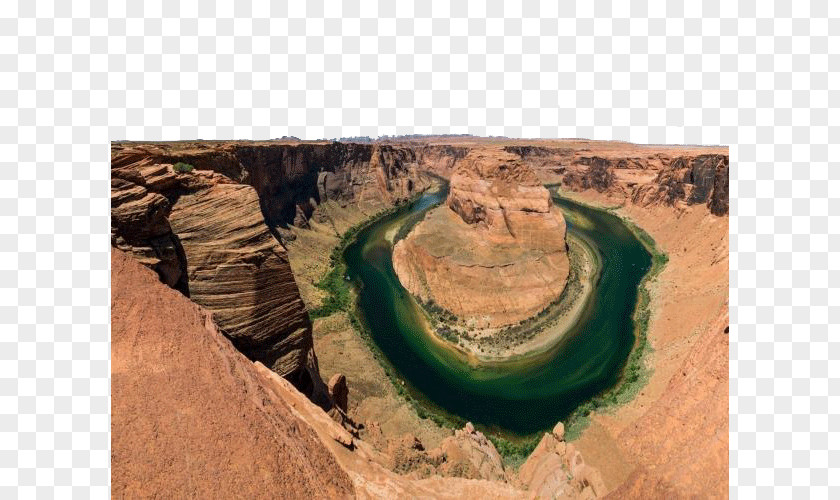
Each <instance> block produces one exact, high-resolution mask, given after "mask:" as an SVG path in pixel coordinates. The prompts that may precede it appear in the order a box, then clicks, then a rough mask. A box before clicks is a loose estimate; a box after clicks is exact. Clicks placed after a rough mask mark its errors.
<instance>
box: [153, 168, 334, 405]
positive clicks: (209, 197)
mask: <svg viewBox="0 0 840 500" xmlns="http://www.w3.org/2000/svg"><path fill="white" fill-rule="evenodd" d="M259 207H260V205H259V199H258V198H257V193H256V191H255V190H254V189H253V188H252V187H250V186H247V185H243V184H233V183H224V182H222V183H215V184H212V185H210V186H208V187H206V188H205V189H201V190H198V191H196V192H194V193H185V194H182V195H181V196H179V197H178V199H177V202H176V203H175V205H174V207H173V209H172V212H171V213H170V215H169V220H170V224H171V226H172V229H173V231H174V232H175V234H178V235H179V237H180V240H181V244H182V245H183V247H184V253H185V255H186V257H187V274H188V279H189V286H190V297H191V298H192V300H194V301H195V302H196V303H198V304H200V305H202V306H204V307H206V308H207V309H209V310H211V311H213V314H214V315H215V318H216V321H217V323H218V324H219V326H220V327H221V329H222V331H224V332H225V334H226V335H228V337H230V339H231V340H232V341H233V343H234V345H235V346H236V347H237V348H238V349H239V350H240V351H241V352H242V353H243V354H245V355H246V356H248V358H250V359H252V360H255V361H260V362H262V363H263V364H264V365H266V366H268V367H269V368H271V369H272V370H274V371H275V372H277V373H279V374H280V375H283V376H285V377H287V378H289V379H290V380H292V381H293V382H295V384H296V385H297V387H298V388H299V389H301V390H302V391H303V392H304V393H307V394H313V396H315V397H317V398H319V399H320V400H322V401H323V402H324V404H325V405H326V404H327V403H326V401H325V399H326V388H325V387H324V384H323V382H321V379H320V376H319V375H318V370H317V361H316V360H315V355H314V353H313V351H312V325H311V323H310V322H309V316H308V314H307V312H306V308H305V307H304V304H303V301H302V300H301V298H300V295H299V293H298V289H297V285H296V283H295V278H294V276H293V275H292V269H291V267H290V266H289V259H288V256H287V255H286V251H285V249H284V248H283V247H282V246H281V245H280V244H279V242H278V241H277V239H276V238H275V237H274V236H272V234H271V233H270V232H269V228H268V226H266V224H265V221H264V219H263V217H262V214H261V212H260V208H259Z"/></svg>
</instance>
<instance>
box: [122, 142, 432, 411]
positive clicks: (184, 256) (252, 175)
mask: <svg viewBox="0 0 840 500" xmlns="http://www.w3.org/2000/svg"><path fill="white" fill-rule="evenodd" d="M178 161H184V162H187V163H190V164H191V165H193V166H194V167H196V170H194V171H193V172H191V173H181V174H178V173H175V172H174V171H173V170H172V164H173V163H175V162H178ZM416 161H417V160H416V153H415V152H414V150H413V149H410V148H395V147H392V146H384V145H383V146H380V145H356V144H351V145H344V144H338V143H321V144H275V143H269V144H260V143H236V142H231V143H225V142H221V143H158V144H142V145H132V144H116V145H114V146H113V148H112V161H111V171H112V188H111V193H112V194H111V205H112V227H111V233H112V234H111V240H112V245H114V246H115V247H117V248H120V249H123V250H125V251H127V252H129V253H130V254H132V255H133V256H135V257H136V258H138V259H139V260H140V261H141V262H142V263H144V264H145V265H147V266H149V267H151V268H152V269H155V270H156V271H157V272H158V275H159V276H160V278H161V280H162V281H163V282H165V283H166V284H168V285H170V286H172V287H175V288H177V289H178V290H180V291H182V292H183V293H185V294H187V295H189V296H190V297H191V298H192V299H193V300H194V301H195V302H197V303H198V304H200V305H203V306H205V307H207V308H208V309H209V310H211V311H213V313H214V314H215V315H216V319H217V321H218V322H219V325H220V327H221V328H222V331H223V332H224V333H225V334H226V335H228V336H229V337H230V338H231V339H232V340H233V341H234V344H235V345H236V346H237V348H239V349H240V350H241V351H242V352H243V353H245V354H246V355H247V356H248V357H249V358H250V359H252V360H259V361H261V362H263V363H264V364H265V365H267V366H269V367H270V368H271V369H273V370H275V371H276V372H277V373H280V374H281V375H283V376H286V377H287V378H289V379H290V380H292V381H293V382H294V383H295V384H296V386H297V387H298V388H300V389H301V390H303V391H304V392H306V393H307V394H310V395H311V397H313V398H314V399H315V400H317V401H319V403H320V404H322V405H324V406H325V407H327V406H329V405H330V402H329V401H328V397H327V393H326V387H325V385H324V383H323V381H322V380H321V378H320V376H319V375H318V370H317V359H316V357H315V354H314V352H313V351H312V334H311V324H310V322H309V317H308V314H307V312H306V310H305V308H304V305H303V302H302V301H301V299H300V296H299V293H298V289H297V285H296V283H295V279H294V276H293V275H292V272H291V268H290V266H289V263H288V258H287V256H286V253H285V249H284V248H283V246H282V245H281V244H280V240H281V239H282V235H281V234H280V232H282V231H283V227H284V226H285V225H287V224H296V225H298V226H302V227H306V225H307V224H308V218H309V217H310V216H311V215H312V213H313V210H314V208H315V207H316V206H317V204H318V203H319V202H322V201H326V200H339V201H343V202H351V201H352V202H358V201H361V200H363V199H366V198H374V199H377V200H378V199H381V198H383V197H384V198H385V200H386V203H394V202H397V201H399V200H402V199H405V198H407V197H409V196H411V195H412V193H414V192H415V191H416V190H421V189H424V188H425V187H426V186H427V185H428V179H427V178H426V177H424V176H423V175H421V174H419V173H418V171H417V165H416Z"/></svg>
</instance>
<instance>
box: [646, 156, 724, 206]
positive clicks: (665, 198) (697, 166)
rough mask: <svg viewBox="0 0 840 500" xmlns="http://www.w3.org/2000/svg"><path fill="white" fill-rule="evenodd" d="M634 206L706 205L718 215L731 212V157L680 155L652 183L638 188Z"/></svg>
mask: <svg viewBox="0 0 840 500" xmlns="http://www.w3.org/2000/svg"><path fill="white" fill-rule="evenodd" d="M632 200H633V203H637V204H640V205H643V206H647V205H650V204H664V205H672V206H673V205H676V204H677V203H685V204H687V205H696V204H699V203H704V204H706V206H708V207H709V211H710V212H712V213H713V214H715V215H724V214H728V213H729V157H728V156H726V155H699V156H693V157H691V156H680V157H678V158H675V159H674V160H673V161H672V162H671V163H670V164H669V165H668V166H667V167H666V168H664V169H663V170H661V171H660V172H659V174H658V175H657V176H656V179H655V180H654V181H653V183H651V184H647V185H642V186H638V187H636V188H635V190H634V191H633V194H632Z"/></svg>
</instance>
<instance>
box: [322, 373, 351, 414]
mask: <svg viewBox="0 0 840 500" xmlns="http://www.w3.org/2000/svg"><path fill="white" fill-rule="evenodd" d="M327 388H328V390H329V393H330V397H331V398H332V400H333V403H334V404H335V405H336V406H337V407H338V408H339V409H340V410H341V411H343V412H344V413H347V394H348V390H347V377H345V376H344V375H342V374H340V373H336V374H335V375H333V376H332V377H331V378H330V382H329V384H328V385H327Z"/></svg>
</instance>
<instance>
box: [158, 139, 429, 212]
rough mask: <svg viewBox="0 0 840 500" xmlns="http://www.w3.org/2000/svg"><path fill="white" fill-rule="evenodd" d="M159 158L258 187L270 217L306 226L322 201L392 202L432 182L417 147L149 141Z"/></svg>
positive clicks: (406, 196) (263, 209)
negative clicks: (162, 142) (155, 142)
mask: <svg viewBox="0 0 840 500" xmlns="http://www.w3.org/2000/svg"><path fill="white" fill-rule="evenodd" d="M145 151H146V154H147V156H149V157H151V158H153V159H154V161H157V162H160V163H176V162H179V161H182V162H185V163H189V164H191V165H194V166H195V167H196V168H198V169H202V170H212V171H214V172H217V173H220V174H222V175H224V176H225V177H227V178H230V179H232V180H234V181H236V182H239V183H242V184H248V185H250V186H252V187H253V188H254V189H256V191H257V194H258V196H259V199H260V206H261V208H262V211H263V215H264V216H265V219H266V222H267V223H268V224H269V225H270V226H272V227H274V228H280V227H285V226H288V225H297V226H299V227H305V223H306V220H308V219H309V217H310V216H311V215H312V212H313V210H314V208H315V207H316V206H317V205H318V204H320V203H323V202H324V201H327V200H337V201H341V202H350V201H355V202H358V201H364V200H368V199H377V200H380V199H381V200H382V201H384V202H385V203H388V204H392V203H395V202H398V201H401V200H404V199H407V198H409V197H411V196H412V195H413V194H414V193H416V192H417V191H419V190H422V189H424V188H425V187H427V186H428V184H429V180H428V178H427V177H425V176H424V175H423V174H422V172H421V170H423V169H422V168H419V165H418V155H417V152H416V151H415V149H414V148H411V147H400V146H391V145H380V144H345V143H337V142H331V143H330V142H323V143H291V144H284V143H274V142H267V143H254V142H244V141H243V142H235V141H231V142H218V143H216V142H199V143H183V144H177V143H173V144H156V145H154V146H146V147H145Z"/></svg>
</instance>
